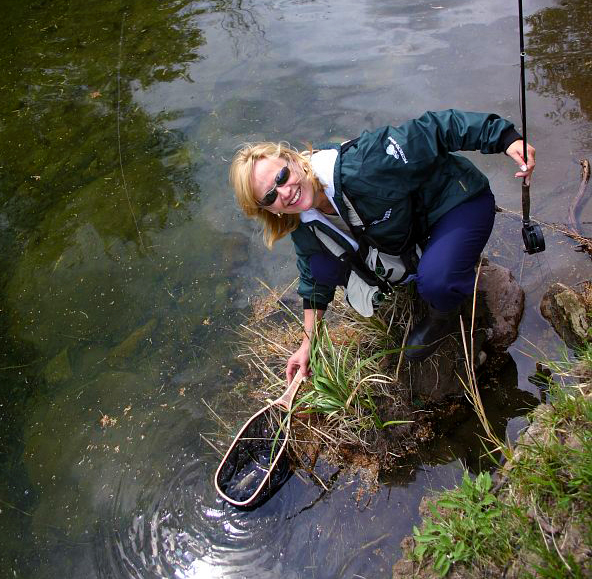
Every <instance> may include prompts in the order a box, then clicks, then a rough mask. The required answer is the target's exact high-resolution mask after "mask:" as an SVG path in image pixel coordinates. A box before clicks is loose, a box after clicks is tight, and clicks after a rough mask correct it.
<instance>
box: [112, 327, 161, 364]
mask: <svg viewBox="0 0 592 579" xmlns="http://www.w3.org/2000/svg"><path fill="white" fill-rule="evenodd" d="M156 325H157V321H156V319H155V318H152V319H151V320H149V321H148V322H147V323H145V324H144V325H143V326H142V327H141V328H138V329H137V330H135V331H133V332H132V333H131V334H130V335H129V336H128V337H127V338H126V339H125V340H123V342H121V343H120V344H118V345H117V346H115V347H114V348H113V349H112V350H111V351H110V352H109V355H108V356H107V363H108V364H109V365H113V364H117V363H118V362H119V361H121V360H125V359H127V358H129V357H130V356H131V355H132V354H134V353H135V352H136V351H138V350H139V348H140V347H141V346H142V345H143V342H144V341H145V340H146V339H147V338H149V337H150V336H151V335H152V333H153V332H154V329H155V328H156Z"/></svg>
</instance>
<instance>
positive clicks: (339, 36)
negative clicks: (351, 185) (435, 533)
mask: <svg viewBox="0 0 592 579" xmlns="http://www.w3.org/2000/svg"><path fill="white" fill-rule="evenodd" d="M590 8H591V5H590V2H589V0H588V1H584V0H572V1H569V2H564V3H561V4H556V3H555V2H553V1H552V0H532V1H528V2H526V4H525V13H526V14H528V15H533V18H532V21H531V23H530V26H529V27H528V30H529V31H530V36H529V37H528V39H527V40H528V45H529V57H528V59H527V60H528V61H529V67H530V68H529V71H528V78H529V93H528V113H529V134H530V136H531V138H532V141H533V143H534V144H535V145H536V147H537V150H538V154H537V161H538V165H537V171H536V180H535V182H534V183H533V187H532V189H531V192H532V196H533V201H532V211H531V213H532V215H533V216H534V217H535V218H539V219H542V220H544V221H547V222H565V221H566V220H567V209H568V205H569V200H570V199H571V198H572V196H573V195H574V194H575V192H576V190H577V187H578V185H579V164H578V160H579V159H580V158H581V157H584V156H587V157H590V156H591V149H592V143H591V141H590V137H589V135H590V134H591V131H590V128H591V115H592V100H591V97H590V95H591V94H592V91H591V90H590V82H591V78H592V73H591V69H590V61H592V47H591V45H590V39H589V36H588V31H589V30H590V27H591V24H592V23H591V22H590V19H591V16H590V14H591V10H590ZM516 11H517V7H516V6H514V5H513V4H512V3H510V4H502V5H500V4H499V3H491V2H487V1H485V0H473V1H470V2H469V0H454V1H453V2H446V3H444V2H442V3H438V2H428V1H423V2H406V1H397V2H392V3H387V4H385V3H383V2H378V1H376V0H364V1H363V2H353V1H351V0H346V1H342V2H336V1H334V0H323V1H316V2H312V1H300V2H286V1H263V0H252V1H250V2H249V1H241V0H234V1H224V0H220V1H217V2H216V1H204V2H190V1H188V0H178V1H175V2H173V1H160V2H156V1H154V0H144V1H142V2H127V3H120V2H115V1H112V0H108V1H103V2H101V3H98V2H82V1H81V0H74V1H67V2H66V1H65V0H56V1H54V2H52V3H46V2H42V1H41V0H37V1H30V2H22V1H21V2H17V1H16V0H4V5H3V18H2V21H1V22H0V29H1V32H2V38H3V42H2V47H1V48H0V64H1V69H2V71H3V75H2V81H1V86H2V90H1V91H0V247H1V251H0V335H1V336H2V339H1V340H0V372H1V378H2V387H1V389H0V411H1V418H2V420H1V422H0V433H1V438H0V441H1V442H0V452H1V461H2V473H3V476H2V477H0V531H1V536H2V539H1V542H2V548H1V549H0V575H1V576H2V577H32V578H35V579H37V578H45V577H48V578H49V577H52V578H53V577H68V578H75V579H77V578H82V577H84V578H92V577H101V578H107V577H182V578H194V577H199V578H201V577H204V578H209V577H211V578H216V577H225V578H226V577H270V578H271V577H278V576H280V575H281V576H285V577H288V578H291V577H294V578H295V577H307V578H308V577H315V578H318V579H321V578H325V577H326V578H329V577H330V578H333V577H389V576H390V567H391V565H392V562H393V560H394V558H395V557H396V556H397V554H398V552H399V548H398V544H399V541H400V539H401V538H402V537H403V536H404V535H405V534H407V533H409V532H410V529H411V527H412V525H413V524H414V523H416V522H417V520H418V516H417V505H418V503H419V500H420V498H421V496H422V495H423V494H424V492H425V491H426V490H427V489H431V488H439V487H441V486H450V485H452V484H453V483H454V481H455V480H458V478H459V476H460V472H461V470H460V466H459V460H460V459H463V460H465V461H467V462H468V463H469V464H470V465H471V466H472V467H474V468H476V467H478V463H479V450H478V448H479V443H478V441H476V440H473V441H471V444H467V440H470V439H471V438H474V435H473V433H474V426H473V424H472V423H467V424H464V425H460V426H459V427H458V434H457V436H456V437H454V436H452V437H450V438H447V439H445V440H443V441H441V444H440V445H439V446H438V448H436V450H435V452H434V453H433V454H430V455H428V454H422V456H420V457H419V458H418V460H417V461H416V462H414V463H413V464H409V465H407V466H406V467H401V468H400V469H399V470H397V471H396V472H395V473H393V474H392V476H390V477H388V479H386V480H385V481H384V482H383V484H382V485H381V487H380V489H379V491H378V492H377V493H376V494H375V495H372V496H364V497H363V498H362V499H359V496H358V495H359V493H358V490H359V484H358V481H357V479H356V477H349V476H345V475H343V474H340V473H339V472H338V471H334V470H332V469H330V468H329V467H325V468H324V470H323V469H321V470H320V471H319V476H321V477H322V478H323V479H324V480H325V482H326V486H327V487H328V489H329V490H328V491H327V490H325V489H323V488H322V487H320V486H319V485H316V484H313V482H312V481H311V480H309V479H307V478H306V477H304V478H299V477H292V478H291V479H290V480H289V482H288V483H287V484H286V485H285V486H284V487H283V488H282V490H281V491H280V492H279V493H277V494H276V495H275V496H274V497H273V498H272V499H271V500H270V501H269V503H267V504H266V505H264V506H263V507H261V508H260V509H258V510H257V511H255V512H253V513H239V512H236V511H234V510H232V509H230V508H228V507H227V506H225V505H224V504H223V503H221V502H220V501H219V500H218V499H217V498H216V496H215V492H214V489H213V484H212V477H213V473H214V471H215V469H216V466H217V464H218V461H219V456H218V454H217V453H216V452H214V450H213V449H212V447H211V446H210V445H209V444H208V443H207V442H206V439H207V440H210V441H212V440H213V441H216V440H218V438H219V435H220V433H221V432H223V428H222V427H221V426H220V425H219V424H218V422H217V421H216V420H215V418H214V416H213V414H212V413H211V412H210V410H209V409H208V408H207V406H206V405H205V403H204V401H205V402H207V403H208V404H209V405H210V406H212V408H214V409H215V410H216V411H217V413H218V414H219V415H220V416H221V417H222V419H223V420H224V421H227V422H229V423H231V424H233V425H238V424H239V423H240V421H241V420H242V419H244V418H245V417H246V416H248V414H249V411H250V410H251V409H252V408H253V403H252V402H251V401H250V399H249V397H248V396H247V395H246V393H245V389H246V385H245V383H244V380H243V379H242V378H241V372H242V369H241V366H240V364H238V363H237V361H236V360H235V357H234V354H235V352H234V351H233V349H232V347H231V346H230V344H231V343H232V341H233V339H234V334H233V332H232V329H233V328H235V327H236V326H237V325H238V323H240V319H241V315H243V313H245V312H246V311H248V298H249V296H250V295H252V294H253V293H254V292H256V291H258V290H259V287H260V286H259V283H258V281H257V278H261V279H264V280H265V281H266V282H268V283H272V284H280V283H285V282H287V281H291V280H292V279H293V278H294V276H295V275H296V271H295V267H294V260H293V259H292V257H291V247H290V243H289V241H284V242H281V243H279V244H278V247H277V248H276V250H275V251H274V252H273V253H269V252H267V251H266V250H265V249H264V248H263V244H262V242H261V240H260V238H259V236H258V234H257V232H256V230H255V228H254V225H253V224H252V223H250V222H247V221H246V220H244V219H243V218H242V217H241V215H240V214H239V212H238V210H237V209H236V207H235V205H234V202H233V200H232V196H231V192H230V190H229V186H228V181H227V169H228V162H229V159H230V158H231V156H232V154H233V151H234V149H235V147H236V146H237V145H239V144H240V143H241V142H244V141H247V140H256V139H262V138H268V139H280V138H281V139H287V140H289V141H290V142H292V143H293V144H295V145H300V144H301V143H304V142H307V141H325V140H328V139H333V140H343V139H345V138H347V137H351V136H356V135H357V134H359V132H360V131H361V130H363V129H365V128H371V127H377V126H380V125H383V124H386V123H392V124H396V123H398V122H401V121H404V120H406V119H407V118H410V117H413V116H417V115H419V114H421V113H422V112H423V111H424V110H426V109H440V108H447V107H449V106H455V107H457V108H466V109H470V110H483V111H495V112H498V113H499V114H501V115H503V116H505V117H508V118H511V119H513V120H514V121H515V122H516V123H517V125H520V120H519V119H520V115H519V106H518V79H519V69H518V62H519V56H518V36H517V21H516V15H515V13H516ZM470 156H471V158H472V159H473V160H474V161H475V162H476V163H477V164H478V165H479V166H480V167H482V168H483V169H484V170H485V171H486V173H487V174H488V175H489V177H490V179H491V182H492V188H493V190H494V192H495V193H496V197H497V202H498V204H499V205H501V206H503V207H506V208H508V209H512V210H516V211H519V209H520V186H519V183H518V182H516V181H515V180H514V179H513V177H512V175H513V172H514V168H513V167H512V166H511V164H510V163H509V161H508V160H507V159H506V158H504V156H503V155H500V156H491V157H485V156H481V155H478V154H475V155H470ZM589 211H590V208H589V206H588V205H586V206H585V207H584V210H583V212H582V215H581V220H582V221H590V217H589ZM545 236H546V238H547V247H548V249H547V251H546V252H545V253H544V254H541V255H538V256H534V257H525V256H524V254H523V252H522V242H521V237H520V222H519V220H516V219H515V218H513V217H512V216H508V215H504V214H502V215H500V216H499V217H498V219H497V223H496V227H495V231H494V235H493V237H492V240H491V242H490V246H489V248H488V251H489V254H490V256H491V257H492V259H494V260H495V261H497V262H498V263H501V264H502V265H505V266H507V267H509V268H510V269H511V270H512V271H513V272H514V274H515V275H516V277H517V278H519V279H520V280H521V283H522V285H523V286H524V288H525V290H526V292H527V308H526V312H525V318H524V321H523V324H522V326H521V336H522V337H521V339H520V340H519V342H517V344H516V345H515V346H514V347H513V348H512V350H511V352H512V354H513V357H514V359H515V365H510V368H509V370H508V382H509V383H510V384H512V383H513V384H517V385H518V386H519V387H520V388H522V389H524V390H527V391H529V392H530V394H531V395H535V394H536V390H535V389H534V387H532V386H531V385H530V384H529V383H528V381H527V379H526V377H527V375H528V373H530V372H532V369H533V361H532V359H531V358H530V357H529V356H528V355H527V354H529V353H533V352H536V348H537V347H540V348H542V349H544V350H545V352H546V353H548V354H549V355H553V354H554V353H555V352H556V350H557V348H558V346H559V342H558V341H557V340H556V339H555V338H554V336H553V334H552V332H551V331H550V330H549V329H548V326H547V324H546V323H544V322H543V321H542V319H541V318H540V315H539V314H538V302H539V299H540V295H541V293H542V291H543V289H544V287H545V286H546V285H547V284H548V283H550V282H551V281H555V280H563V281H566V282H568V283H575V282H577V281H579V280H581V279H585V278H587V277H590V262H589V259H588V258H587V257H585V256H582V255H580V254H576V253H574V252H573V251H572V243H571V242H569V241H568V240H566V239H565V238H563V237H562V236H560V235H557V234H553V233H552V232H551V231H549V230H545ZM527 340H528V341H527ZM523 352H526V354H525V353H523ZM520 392H521V391H520V390H516V389H514V390H512V389H510V390H509V394H505V395H502V394H500V395H499V399H497V400H493V401H491V402H490V403H489V405H490V407H491V408H493V409H496V408H497V409H498V410H499V411H492V412H493V415H494V416H495V420H496V421H497V422H498V427H499V428H501V429H502V430H503V428H504V427H505V426H506V423H508V421H509V426H508V429H509V431H510V432H513V430H515V429H516V425H517V423H519V420H518V419H515V418H514V419H513V418H512V417H513V416H516V415H518V414H519V413H520V411H519V410H518V409H519V408H521V407H523V406H524V404H522V402H526V401H527V400H526V398H527V397H528V396H527V395H526V394H521V393H520ZM239 409H240V410H239Z"/></svg>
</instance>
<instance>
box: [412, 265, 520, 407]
mask: <svg viewBox="0 0 592 579" xmlns="http://www.w3.org/2000/svg"><path fill="white" fill-rule="evenodd" d="M472 309H473V302H472V299H469V300H467V301H466V302H465V303H464V304H463V307H462V310H461V314H462V319H463V325H464V330H465V335H466V336H467V348H468V349H469V351H470V350H471V343H470V338H469V333H470V330H471V318H472ZM523 311H524V291H523V290H522V288H521V287H520V286H519V285H518V283H517V282H516V280H515V279H514V276H513V275H512V273H511V272H510V270H508V269H506V268H505V267H502V266H499V265H494V264H491V265H490V264H486V265H484V266H482V267H481V274H480V276H479V282H478V284H477V304H476V308H475V331H474V333H473V347H472V351H473V352H474V361H473V363H474V368H475V369H478V368H480V367H481V366H485V365H486V360H487V354H486V352H485V351H484V350H487V351H488V352H489V353H494V354H500V353H502V352H505V351H506V349H507V348H508V347H509V346H510V345H511V344H512V343H513V342H514V341H515V340H516V338H517V337H518V326H519V325H520V320H521V319H522V313H523ZM417 319H421V315H420V316H417ZM460 329H461V328H460V321H459V323H458V326H457V328H456V330H455V331H454V332H453V334H452V335H451V336H450V337H449V338H446V339H445V340H443V341H442V344H441V345H440V346H439V348H438V349H437V350H436V352H435V353H434V354H433V355H432V356H430V357H428V358H427V359H426V360H424V361H422V362H413V363H411V364H410V366H409V368H408V369H407V370H406V371H407V372H408V374H409V377H408V383H409V384H411V385H412V393H413V396H414V397H420V398H421V399H423V400H424V401H426V402H432V403H434V402H439V401H441V400H443V399H444V398H446V397H449V396H463V394H464V386H463V382H464V383H467V372H466V364H465V358H466V356H465V351H464V345H463V341H462V335H461V331H460Z"/></svg>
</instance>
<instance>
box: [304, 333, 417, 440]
mask: <svg viewBox="0 0 592 579" xmlns="http://www.w3.org/2000/svg"><path fill="white" fill-rule="evenodd" d="M399 351H400V349H391V350H380V351H378V352H375V353H373V354H372V355H369V356H365V357H364V356H363V354H362V353H361V352H360V347H359V345H358V344H356V343H351V342H350V343H349V344H347V345H339V346H337V345H335V344H334V343H333V341H332V340H331V337H330V335H329V331H328V329H327V326H326V324H325V323H324V322H320V323H319V324H318V327H317V330H316V332H315V335H314V336H313V340H312V345H311V354H310V362H309V367H310V370H311V374H312V377H311V385H312V389H311V390H310V391H309V392H307V393H306V394H305V395H304V396H303V397H302V398H301V399H300V402H304V403H306V412H311V413H312V412H314V413H319V414H325V415H326V416H327V417H328V418H335V417H337V416H342V417H343V416H347V415H350V416H355V417H357V418H358V419H360V420H359V424H360V426H361V427H364V426H368V425H367V421H365V420H364V417H366V416H369V417H370V418H371V420H372V424H373V425H374V426H376V427H377V428H384V427H385V426H389V425H393V424H402V423H407V422H409V421H396V420H390V421H387V422H383V421H382V420H381V419H380V417H379V415H378V409H377V407H376V403H375V402H374V399H373V395H374V394H376V393H377V391H378V390H380V389H381V388H382V387H384V386H385V385H386V384H390V383H391V382H392V379H390V378H389V377H388V376H385V375H383V374H380V373H379V372H377V371H376V370H377V368H376V362H377V360H379V359H381V358H383V357H384V356H386V355H388V354H392V353H396V352H399Z"/></svg>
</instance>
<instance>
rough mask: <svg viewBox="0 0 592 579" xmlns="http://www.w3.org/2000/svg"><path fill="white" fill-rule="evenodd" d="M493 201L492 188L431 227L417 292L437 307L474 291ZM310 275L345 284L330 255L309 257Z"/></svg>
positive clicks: (450, 305)
mask: <svg viewBox="0 0 592 579" xmlns="http://www.w3.org/2000/svg"><path fill="white" fill-rule="evenodd" d="M494 219H495V200H494V197H493V193H492V192H491V190H490V189H489V188H488V189H485V190H484V191H483V193H481V195H479V196H478V197H476V198H474V199H471V200H470V201H466V202H465V203H461V204H460V205H457V206H456V207H455V208H454V209H451V210H450V211H448V213H446V214H445V215H443V216H442V217H441V218H440V219H439V220H438V221H437V222H436V223H435V224H434V225H433V226H432V228H431V230H430V232H429V239H428V242H427V244H426V247H425V250H424V252H423V255H422V256H421V259H420V260H419V267H418V270H417V275H415V276H413V277H414V278H415V280H416V283H417V289H418V291H419V295H420V296H421V297H422V298H423V299H424V300H425V301H426V302H428V303H429V304H431V305H432V306H433V307H434V308H436V309H437V310H441V311H444V312H447V311H450V310H453V309H454V308H456V306H458V305H459V304H460V303H461V302H462V301H463V299H464V298H465V297H466V296H468V295H469V294H472V293H473V287H474V284H475V265H476V264H477V261H478V260H479V256H480V255H481V252H482V251H483V248H484V247H485V245H486V244H487V240H488V239H489V236H490V235H491V230H492V229H493V221H494ZM310 269H311V272H312V275H313V277H314V278H315V279H316V280H317V281H318V282H319V283H323V284H327V285H333V286H336V285H345V283H346V279H345V278H346V271H345V268H344V266H343V264H342V263H341V262H340V261H339V260H338V259H337V258H334V257H333V256H331V255H328V254H317V255H313V256H311V258H310Z"/></svg>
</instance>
